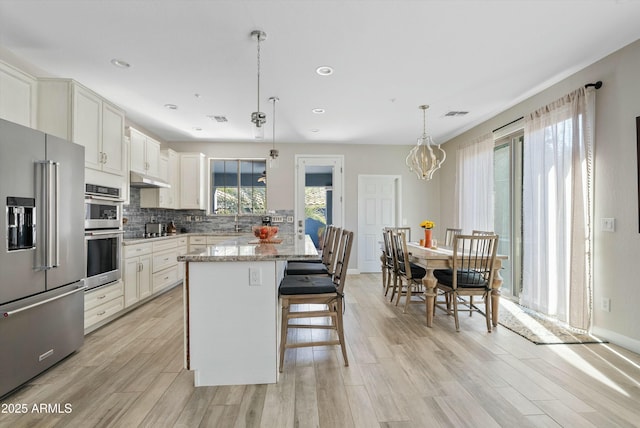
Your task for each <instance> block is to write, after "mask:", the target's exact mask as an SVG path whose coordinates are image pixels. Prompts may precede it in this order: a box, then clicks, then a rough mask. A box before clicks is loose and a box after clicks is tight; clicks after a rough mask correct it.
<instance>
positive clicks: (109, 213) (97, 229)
mask: <svg viewBox="0 0 640 428" xmlns="http://www.w3.org/2000/svg"><path fill="white" fill-rule="evenodd" d="M122 204H123V201H122V200H121V199H120V189H116V188H111V187H104V186H96V185H92V184H87V185H86V192H85V219H84V223H85V232H84V235H85V265H86V280H85V284H86V286H87V289H91V288H95V287H99V286H101V285H104V284H109V283H111V282H114V281H117V280H119V279H120V278H121V277H122V271H121V265H122V263H121V262H122V260H121V258H122V251H121V247H122V236H123V234H124V230H123V229H122Z"/></svg>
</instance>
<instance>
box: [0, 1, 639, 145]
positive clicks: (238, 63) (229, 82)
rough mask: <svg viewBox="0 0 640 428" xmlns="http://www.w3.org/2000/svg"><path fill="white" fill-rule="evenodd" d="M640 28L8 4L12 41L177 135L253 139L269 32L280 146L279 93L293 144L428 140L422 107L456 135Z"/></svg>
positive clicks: (553, 13)
mask: <svg viewBox="0 0 640 428" xmlns="http://www.w3.org/2000/svg"><path fill="white" fill-rule="evenodd" d="M639 23H640V1H632V0H583V1H577V0H554V1H551V0H537V1H534V0H511V1H506V0H502V1H487V0H476V1H473V0H443V1H436V0H423V1H419V0H395V1H371V0H344V1H329V0H317V1H305V0H297V1H277V0H273V1H269V0H263V1H242V0H236V1H197V0H144V1H136V0H128V1H115V0H102V1H98V0H82V1H81V0H75V1H73V0H68V1H58V0H40V1H38V0H0V47H2V48H4V49H5V50H8V51H10V52H11V53H13V54H15V55H16V56H17V57H19V58H21V59H22V60H24V61H26V62H28V63H30V64H32V65H33V66H35V67H37V68H39V69H40V70H42V71H43V72H44V73H46V74H47V75H50V76H56V77H70V78H73V79H76V80H77V81H79V82H80V83H82V84H84V85H85V86H88V87H89V88H91V89H93V90H94V91H96V92H98V93H99V94H101V95H103V96H105V97H106V98H108V99H109V100H111V101H112V102H114V103H116V104H117V105H119V106H120V107H122V108H124V109H125V110H126V112H127V116H128V117H129V118H130V120H131V121H133V122H134V123H137V124H139V125H140V126H142V127H144V128H147V129H148V130H149V131H151V132H153V133H155V134H156V135H157V136H159V137H160V138H162V139H164V140H166V141H191V140H205V141H230V142H245V141H254V140H253V133H252V129H251V124H250V115H251V112H253V111H255V110H256V107H257V105H256V104H257V88H256V86H257V82H256V80H257V79H256V74H257V57H256V56H257V55H256V49H257V43H256V42H255V41H254V40H252V38H251V37H250V33H251V31H252V30H255V29H260V30H263V31H265V32H266V33H267V40H266V41H264V42H263V43H262V44H261V49H262V66H261V71H262V73H261V74H262V77H261V87H260V89H261V90H260V103H261V110H262V111H263V112H265V113H267V121H268V123H267V125H266V132H265V139H266V140H267V141H269V142H270V141H271V139H272V125H273V121H272V105H271V104H270V103H269V102H268V101H267V99H268V98H269V97H270V96H278V97H279V98H280V102H278V103H277V106H276V142H278V143H282V142H291V143H306V142H309V143H323V142H331V143H368V144H414V143H415V140H416V137H418V135H419V134H420V133H421V131H422V113H421V111H420V110H419V109H418V106H419V105H421V104H429V105H430V106H431V108H430V109H429V110H428V111H427V130H428V132H429V133H430V134H431V135H432V136H433V137H434V139H435V140H436V142H444V141H446V140H447V139H449V138H452V137H454V136H456V135H458V134H460V133H461V132H463V131H464V130H466V129H469V128H470V127H472V126H473V125H475V124H478V123H481V122H482V121H484V120H486V119H488V118H490V117H493V116H495V115H496V114H497V113H499V112H501V111H503V110H505V109H506V108H508V107H510V106H512V105H514V104H515V103H517V102H519V101H521V100H523V99H525V98H527V97H528V96H531V95H533V94H535V93H537V92H539V91H540V90H542V89H544V88H546V87H548V86H550V85H552V84H553V83H556V82H557V81H559V80H561V79H563V78H565V77H567V76H568V75H570V74H572V73H574V72H576V71H578V70H580V69H582V68H584V67H585V66H587V65H589V64H592V63H593V62H595V61H597V60H598V59H600V58H602V57H604V56H606V55H607V54H609V53H611V52H613V51H615V50H617V49H619V48H621V47H623V46H624V45H626V44H628V43H631V42H633V41H635V40H637V39H639V38H640V24H639ZM113 58H119V59H122V60H125V61H127V62H129V63H130V64H131V67H130V68H129V69H120V68H116V67H114V66H113V65H111V63H110V61H111V59H113ZM321 65H329V66H331V67H333V68H334V69H335V72H334V74H333V75H331V76H324V77H323V76H319V75H318V74H316V72H315V70H316V68H317V67H318V66H321ZM41 74H43V73H41ZM585 83H588V82H585ZM605 85H606V82H605ZM194 94H200V97H199V98H198V97H196V96H195V95H194ZM167 103H170V104H175V105H177V106H178V109H177V110H168V109H166V108H165V107H164V105H165V104H167ZM314 108H323V109H325V111H326V112H325V113H324V114H322V115H318V114H314V113H312V109H314ZM452 110H455V111H469V114H467V115H466V116H457V117H445V113H447V112H448V111H452ZM208 115H223V116H226V117H227V118H228V122H226V123H217V122H215V121H212V120H211V119H209V118H207V116H208ZM194 128H202V131H199V132H198V131H195V130H194ZM312 130H317V132H312Z"/></svg>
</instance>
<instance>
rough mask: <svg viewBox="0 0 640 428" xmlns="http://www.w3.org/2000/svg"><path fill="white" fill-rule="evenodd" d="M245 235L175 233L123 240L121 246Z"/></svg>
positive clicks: (233, 233) (244, 233)
mask: <svg viewBox="0 0 640 428" xmlns="http://www.w3.org/2000/svg"><path fill="white" fill-rule="evenodd" d="M243 235H246V232H187V233H176V234H173V235H166V236H158V237H155V238H124V239H123V240H122V245H135V244H141V243H143V242H157V241H163V240H165V239H175V238H180V237H187V238H188V237H189V236H243Z"/></svg>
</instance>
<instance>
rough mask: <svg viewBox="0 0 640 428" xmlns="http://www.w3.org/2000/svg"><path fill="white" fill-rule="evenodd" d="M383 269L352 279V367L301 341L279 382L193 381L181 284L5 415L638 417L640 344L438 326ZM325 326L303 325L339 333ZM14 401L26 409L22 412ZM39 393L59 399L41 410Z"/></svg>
mask: <svg viewBox="0 0 640 428" xmlns="http://www.w3.org/2000/svg"><path fill="white" fill-rule="evenodd" d="M380 281H381V280H380V275H373V274H363V275H350V276H349V277H348V280H347V286H346V311H345V331H346V333H345V334H346V338H347V342H348V348H349V349H348V355H349V362H350V366H349V367H344V366H343V361H342V356H341V355H340V351H339V349H338V348H337V347H316V348H299V349H291V350H288V351H287V354H286V358H285V371H284V373H283V374H282V375H281V377H280V381H279V382H278V383H277V384H274V385H242V386H224V387H201V388H195V387H194V386H193V375H192V373H191V372H189V371H187V370H184V369H183V368H182V363H183V335H182V328H183V327H182V317H183V309H182V288H181V287H177V288H175V289H173V290H171V291H169V292H168V293H166V294H164V295H162V296H160V297H158V298H156V299H155V300H153V301H151V302H149V303H148V304H146V305H144V306H142V307H140V308H138V309H136V310H135V311H133V312H131V313H129V314H127V315H125V316H124V317H122V318H120V319H118V320H116V321H114V322H112V323H111V324H109V325H107V326H105V327H103V328H101V329H99V330H97V331H95V332H93V333H91V334H90V335H88V336H86V341H85V344H84V346H83V347H82V348H81V349H80V350H79V351H78V352H76V353H75V354H73V355H72V356H70V357H69V358H67V359H66V360H64V361H62V362H61V363H60V364H58V365H57V366H55V367H54V368H52V369H51V370H49V371H47V372H46V373H44V374H42V375H40V376H39V377H37V378H35V379H33V380H32V381H30V382H29V383H28V384H26V385H25V386H23V387H22V388H21V389H19V390H18V391H16V392H15V393H13V394H12V395H10V396H8V397H5V398H4V399H3V400H2V401H1V402H0V405H1V406H2V407H1V408H0V411H2V412H3V413H0V427H12V428H15V427H83V428H85V427H127V428H129V427H138V426H140V427H154V428H156V427H224V428H226V427H273V428H283V427H327V428H329V427H330V428H335V427H366V428H369V427H371V428H373V427H390V428H406V427H516V426H517V427H633V426H636V427H637V426H638V425H639V422H638V421H640V406H638V403H640V356H639V355H637V354H634V353H632V352H630V351H627V350H624V349H622V348H619V347H616V346H614V345H609V344H591V345H534V344H532V343H530V342H528V341H527V340H525V339H523V338H522V337H520V336H518V335H516V334H515V333H512V332H511V331H509V330H507V329H505V328H502V327H498V328H496V329H495V330H494V331H493V332H492V333H487V332H486V328H485V323H484V319H483V318H482V317H481V316H477V314H476V315H474V316H473V317H471V318H469V316H468V315H461V316H460V321H461V332H460V333H456V332H455V329H454V325H453V324H454V323H453V319H452V318H451V317H449V316H447V315H446V314H445V313H444V312H442V311H439V310H438V311H436V316H435V319H434V326H433V328H427V327H426V326H425V314H424V306H423V305H412V306H411V307H410V309H409V311H408V313H407V314H403V313H402V310H401V308H400V307H395V306H393V305H391V304H390V303H389V302H388V301H387V300H386V299H385V297H384V296H383V293H382V287H381V283H380ZM247 316H250V314H247ZM317 334H318V336H316V332H310V331H302V332H298V333H292V335H293V336H294V337H293V339H303V338H304V337H308V335H314V336H313V337H314V338H317V337H322V335H323V334H328V332H320V333H317ZM296 335H297V337H295V336H296ZM2 352H5V351H2ZM16 404H26V407H27V409H28V410H27V412H26V413H24V414H17V413H15V405H16ZM41 404H45V405H49V409H48V410H45V411H42V412H37V411H34V409H33V406H34V405H36V406H40V405H41ZM55 404H59V409H60V410H56V408H55ZM12 405H13V410H12V407H11V406H12ZM65 405H69V406H70V411H68V412H66V413H65ZM38 408H39V407H38Z"/></svg>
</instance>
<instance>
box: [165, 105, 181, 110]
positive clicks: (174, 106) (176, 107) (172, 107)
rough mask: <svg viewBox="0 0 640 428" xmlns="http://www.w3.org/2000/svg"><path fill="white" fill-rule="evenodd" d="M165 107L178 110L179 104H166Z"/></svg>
mask: <svg viewBox="0 0 640 428" xmlns="http://www.w3.org/2000/svg"><path fill="white" fill-rule="evenodd" d="M164 107H165V108H168V109H169V110H178V106H177V105H175V104H165V105H164Z"/></svg>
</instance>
